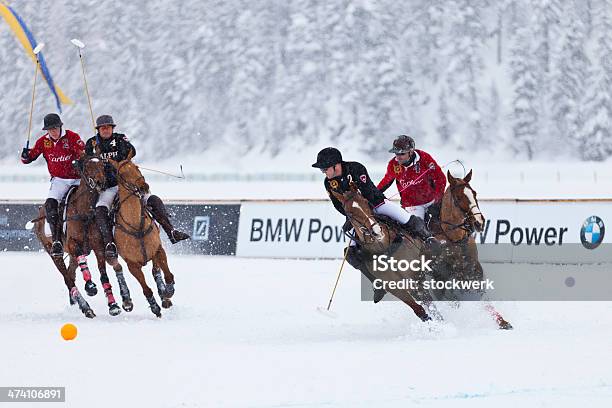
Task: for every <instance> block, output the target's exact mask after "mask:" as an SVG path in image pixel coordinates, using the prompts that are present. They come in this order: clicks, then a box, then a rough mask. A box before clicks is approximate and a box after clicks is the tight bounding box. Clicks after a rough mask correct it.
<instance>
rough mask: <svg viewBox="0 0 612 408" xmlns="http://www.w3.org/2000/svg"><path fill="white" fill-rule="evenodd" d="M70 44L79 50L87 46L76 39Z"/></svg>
mask: <svg viewBox="0 0 612 408" xmlns="http://www.w3.org/2000/svg"><path fill="white" fill-rule="evenodd" d="M70 42H71V43H72V44H73V45H75V46H77V47H79V48H85V44H83V43H82V42H81V41H79V40H77V39H76V38H73V39H72V40H70Z"/></svg>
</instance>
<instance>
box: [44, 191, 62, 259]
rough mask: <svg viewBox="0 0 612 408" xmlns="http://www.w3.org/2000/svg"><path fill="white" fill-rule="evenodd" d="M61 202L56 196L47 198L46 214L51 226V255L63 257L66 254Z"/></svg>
mask: <svg viewBox="0 0 612 408" xmlns="http://www.w3.org/2000/svg"><path fill="white" fill-rule="evenodd" d="M58 207H59V203H58V202H57V200H56V199H55V198H47V201H45V215H46V218H47V222H48V223H49V227H50V228H51V240H52V241H53V243H52V244H51V256H52V257H54V258H61V257H62V256H64V246H63V245H62V222H61V220H60V217H59V210H58Z"/></svg>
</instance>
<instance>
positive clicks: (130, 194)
mask: <svg viewBox="0 0 612 408" xmlns="http://www.w3.org/2000/svg"><path fill="white" fill-rule="evenodd" d="M109 163H111V165H112V166H113V167H114V168H115V169H116V171H117V184H118V186H119V194H118V196H119V204H118V209H117V212H116V215H115V234H114V238H115V244H116V245H117V250H118V252H119V255H121V257H122V258H123V259H124V260H125V261H126V263H127V265H128V269H129V270H130V272H131V273H132V275H133V276H134V277H135V278H136V280H137V281H138V283H140V286H141V287H142V292H143V294H144V296H145V298H146V299H147V302H148V303H149V306H150V307H151V311H152V312H153V314H155V315H156V316H157V317H161V309H160V307H159V305H158V304H157V301H156V300H155V297H154V296H153V291H152V290H151V288H150V287H149V286H148V285H147V282H146V280H145V277H144V274H143V272H142V267H143V266H145V265H146V264H147V263H148V262H149V261H153V269H152V273H153V278H154V280H155V283H156V285H157V292H158V295H159V297H160V298H161V299H162V307H163V308H165V309H167V308H169V307H171V306H172V301H171V300H170V298H172V296H173V295H174V284H175V281H174V275H173V274H172V273H171V272H170V268H169V266H168V258H167V256H166V251H165V250H164V248H163V247H162V244H161V239H160V237H159V227H158V225H157V223H155V222H154V221H153V218H152V217H151V214H150V213H149V211H148V210H147V208H146V205H145V203H144V202H143V197H144V195H145V194H146V193H147V192H148V191H149V185H148V184H147V183H146V181H145V178H144V176H143V175H142V173H141V172H140V169H139V168H138V166H136V164H134V163H133V162H132V161H131V157H128V158H127V159H126V160H122V161H120V162H115V161H113V160H109ZM160 269H161V270H162V271H163V273H164V277H163V280H162V277H161V272H160Z"/></svg>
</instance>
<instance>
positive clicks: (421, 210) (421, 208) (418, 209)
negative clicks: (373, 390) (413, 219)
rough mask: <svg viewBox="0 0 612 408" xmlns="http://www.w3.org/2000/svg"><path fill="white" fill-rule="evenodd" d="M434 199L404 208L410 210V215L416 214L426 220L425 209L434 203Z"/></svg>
mask: <svg viewBox="0 0 612 408" xmlns="http://www.w3.org/2000/svg"><path fill="white" fill-rule="evenodd" d="M434 201H435V200H431V201H430V202H428V203H426V204H423V205H415V206H414V207H404V210H406V212H408V214H410V215H416V216H417V217H419V218H420V219H422V220H425V211H426V210H427V209H428V208H429V206H430V205H432V204H433V203H434Z"/></svg>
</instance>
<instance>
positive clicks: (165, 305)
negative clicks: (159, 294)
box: [162, 299, 172, 309]
mask: <svg viewBox="0 0 612 408" xmlns="http://www.w3.org/2000/svg"><path fill="white" fill-rule="evenodd" d="M162 307H163V308H164V309H169V308H171V307H172V301H171V300H170V299H162Z"/></svg>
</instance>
